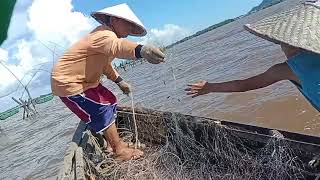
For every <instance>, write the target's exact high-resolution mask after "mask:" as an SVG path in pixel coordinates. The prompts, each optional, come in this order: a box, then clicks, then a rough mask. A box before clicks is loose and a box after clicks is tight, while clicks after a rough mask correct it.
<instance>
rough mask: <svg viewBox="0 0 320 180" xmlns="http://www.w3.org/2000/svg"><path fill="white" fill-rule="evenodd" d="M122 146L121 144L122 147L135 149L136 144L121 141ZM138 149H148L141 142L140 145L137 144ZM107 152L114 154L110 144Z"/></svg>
mask: <svg viewBox="0 0 320 180" xmlns="http://www.w3.org/2000/svg"><path fill="white" fill-rule="evenodd" d="M120 144H121V147H125V146H126V147H129V148H134V147H135V143H132V142H124V141H121V142H120ZM137 148H139V149H145V148H146V145H145V144H143V143H140V142H139V143H138V144H137ZM106 152H108V153H112V152H113V148H112V146H111V144H110V143H108V145H107V148H106Z"/></svg>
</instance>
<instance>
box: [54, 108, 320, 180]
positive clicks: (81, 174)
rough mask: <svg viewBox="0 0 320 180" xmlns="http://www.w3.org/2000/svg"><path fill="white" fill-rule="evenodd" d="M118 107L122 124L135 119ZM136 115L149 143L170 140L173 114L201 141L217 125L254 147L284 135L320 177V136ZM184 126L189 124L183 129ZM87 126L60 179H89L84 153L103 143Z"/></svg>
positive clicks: (310, 172) (311, 174)
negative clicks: (168, 137)
mask: <svg viewBox="0 0 320 180" xmlns="http://www.w3.org/2000/svg"><path fill="white" fill-rule="evenodd" d="M117 110H118V112H117V122H118V123H120V124H121V123H123V122H124V121H126V122H128V121H130V120H132V118H133V116H132V114H133V113H132V109H131V108H128V107H118V109H117ZM135 117H136V120H137V123H138V128H139V136H140V137H141V138H142V139H141V140H142V142H143V143H147V144H150V143H151V144H162V143H165V142H166V141H167V140H168V139H167V137H166V134H167V133H168V132H169V131H170V130H169V129H167V126H166V124H167V123H169V121H170V119H172V118H173V117H179V118H181V119H183V121H180V122H179V123H180V124H179V126H180V127H182V130H183V131H185V132H183V133H191V134H192V135H193V136H194V137H195V138H196V139H197V141H199V142H201V141H202V137H203V129H207V130H206V133H207V137H208V136H209V137H214V133H215V132H214V130H212V129H214V128H215V127H219V128H222V129H223V130H224V131H227V132H230V133H232V134H233V135H235V136H237V137H238V138H239V139H245V140H247V141H246V142H248V143H246V144H245V145H246V146H250V148H252V149H255V148H260V147H263V146H265V144H266V143H268V142H270V139H281V143H283V144H286V145H288V146H289V147H290V148H292V151H294V152H296V155H297V156H298V157H299V159H300V160H301V163H302V164H303V167H305V172H304V178H305V179H319V178H320V167H319V164H320V159H319V154H320V137H316V136H309V135H303V134H297V133H292V132H287V131H282V130H275V129H269V128H263V127H257V126H252V125H245V124H240V123H235V122H228V121H223V120H217V119H210V118H205V117H196V116H191V115H184V114H180V113H174V112H162V111H156V110H151V109H144V108H140V109H136V110H135ZM151 119H152V120H151ZM141 127H147V128H141ZM184 127H188V128H185V130H184ZM86 129H87V125H86V124H84V123H82V122H80V123H79V125H78V128H77V130H76V131H75V134H74V136H73V139H72V142H71V143H70V145H69V147H68V148H67V150H66V153H65V157H64V165H63V167H62V168H61V170H60V172H59V176H58V179H90V177H88V176H86V174H85V170H84V169H85V166H86V163H85V161H84V154H85V153H89V154H90V152H93V151H96V150H97V148H100V147H99V146H96V145H94V144H93V142H92V139H90V138H89V135H88V133H87V132H88V131H86ZM190 130H191V131H192V132H190ZM211 130H212V131H211ZM187 131H188V132H187ZM150 132H152V133H150ZM143 134H148V136H143ZM235 136H233V137H235ZM230 138H232V137H230ZM98 141H100V142H101V141H102V142H101V143H102V144H103V138H102V139H101V137H100V138H99V136H98ZM99 144H100V143H99ZM102 146H103V145H102ZM91 179H94V178H91Z"/></svg>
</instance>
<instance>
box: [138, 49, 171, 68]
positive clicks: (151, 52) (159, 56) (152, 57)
mask: <svg viewBox="0 0 320 180" xmlns="http://www.w3.org/2000/svg"><path fill="white" fill-rule="evenodd" d="M140 54H141V56H142V57H143V58H145V59H146V60H147V61H148V62H149V63H151V64H159V63H161V62H164V57H165V55H164V54H163V53H162V52H161V51H160V49H159V48H157V47H154V46H152V45H144V46H142V48H141V52H140Z"/></svg>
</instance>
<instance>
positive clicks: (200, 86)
mask: <svg viewBox="0 0 320 180" xmlns="http://www.w3.org/2000/svg"><path fill="white" fill-rule="evenodd" d="M187 86H188V88H186V89H185V91H186V92H187V95H189V96H191V97H192V98H194V97H197V96H200V95H204V94H208V93H210V88H209V83H208V82H207V81H199V82H196V83H194V84H188V85H187Z"/></svg>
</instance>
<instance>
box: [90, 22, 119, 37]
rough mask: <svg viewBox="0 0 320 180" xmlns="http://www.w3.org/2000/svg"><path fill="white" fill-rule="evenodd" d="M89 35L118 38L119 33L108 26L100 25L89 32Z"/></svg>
mask: <svg viewBox="0 0 320 180" xmlns="http://www.w3.org/2000/svg"><path fill="white" fill-rule="evenodd" d="M89 36H92V37H97V38H99V37H112V38H117V35H116V34H115V33H114V32H113V31H112V30H111V29H110V28H109V27H107V26H102V25H100V26H98V27H96V28H95V29H94V30H93V31H91V32H90V33H89Z"/></svg>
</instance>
